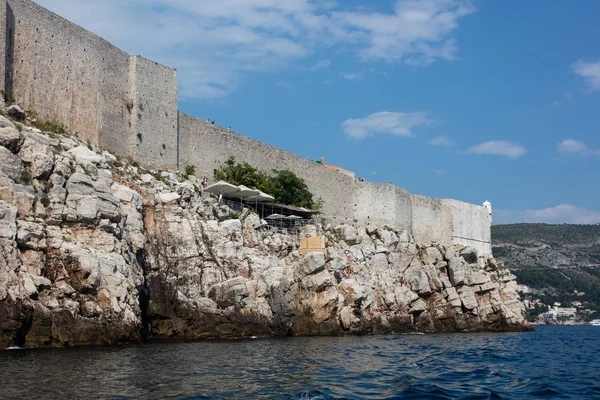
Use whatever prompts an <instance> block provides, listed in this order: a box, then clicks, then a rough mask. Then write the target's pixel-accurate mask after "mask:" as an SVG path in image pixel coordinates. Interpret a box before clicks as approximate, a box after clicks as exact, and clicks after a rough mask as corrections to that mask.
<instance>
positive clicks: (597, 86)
mask: <svg viewBox="0 0 600 400" xmlns="http://www.w3.org/2000/svg"><path fill="white" fill-rule="evenodd" d="M571 67H572V68H573V71H575V73H576V74H577V75H579V76H581V77H583V78H584V79H585V80H586V81H587V83H588V85H589V87H590V89H591V90H600V61H596V62H589V63H586V62H583V61H577V62H576V63H575V64H573V65H572V66H571Z"/></svg>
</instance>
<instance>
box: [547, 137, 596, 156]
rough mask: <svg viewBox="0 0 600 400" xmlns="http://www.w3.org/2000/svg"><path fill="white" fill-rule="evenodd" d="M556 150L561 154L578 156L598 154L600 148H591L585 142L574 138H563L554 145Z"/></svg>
mask: <svg viewBox="0 0 600 400" xmlns="http://www.w3.org/2000/svg"><path fill="white" fill-rule="evenodd" d="M556 150H558V152H559V153H563V154H578V155H580V156H598V155H600V149H591V148H589V147H588V146H587V145H586V144H585V143H583V142H580V141H578V140H575V139H565V140H563V141H562V142H560V143H559V144H557V145H556Z"/></svg>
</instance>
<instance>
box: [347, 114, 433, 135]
mask: <svg viewBox="0 0 600 400" xmlns="http://www.w3.org/2000/svg"><path fill="white" fill-rule="evenodd" d="M435 122H436V121H435V120H433V119H430V118H429V117H428V113H427V112H413V113H400V112H389V111H382V112H377V113H373V114H371V115H369V116H367V117H366V118H350V119H347V120H346V121H344V122H342V131H344V133H345V134H346V135H348V136H349V137H351V138H354V139H356V140H361V139H364V138H366V137H369V136H372V135H374V134H379V133H384V134H390V135H394V136H413V133H412V129H413V128H415V127H417V126H428V125H431V124H433V123H435Z"/></svg>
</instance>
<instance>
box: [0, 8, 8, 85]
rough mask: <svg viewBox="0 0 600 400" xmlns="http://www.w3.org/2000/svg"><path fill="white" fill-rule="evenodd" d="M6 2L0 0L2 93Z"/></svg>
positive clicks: (0, 80) (0, 76) (0, 77)
mask: <svg viewBox="0 0 600 400" xmlns="http://www.w3.org/2000/svg"><path fill="white" fill-rule="evenodd" d="M6 39H7V38H6V2H5V1H0V57H1V58H0V92H2V93H1V94H2V95H4V78H5V76H6V69H5V68H4V66H5V65H6Z"/></svg>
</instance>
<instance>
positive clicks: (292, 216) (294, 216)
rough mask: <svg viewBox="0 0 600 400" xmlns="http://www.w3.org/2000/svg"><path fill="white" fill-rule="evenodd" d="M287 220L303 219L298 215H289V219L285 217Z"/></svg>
mask: <svg viewBox="0 0 600 400" xmlns="http://www.w3.org/2000/svg"><path fill="white" fill-rule="evenodd" d="M285 219H302V217H300V216H298V215H288V216H287V217H285Z"/></svg>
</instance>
